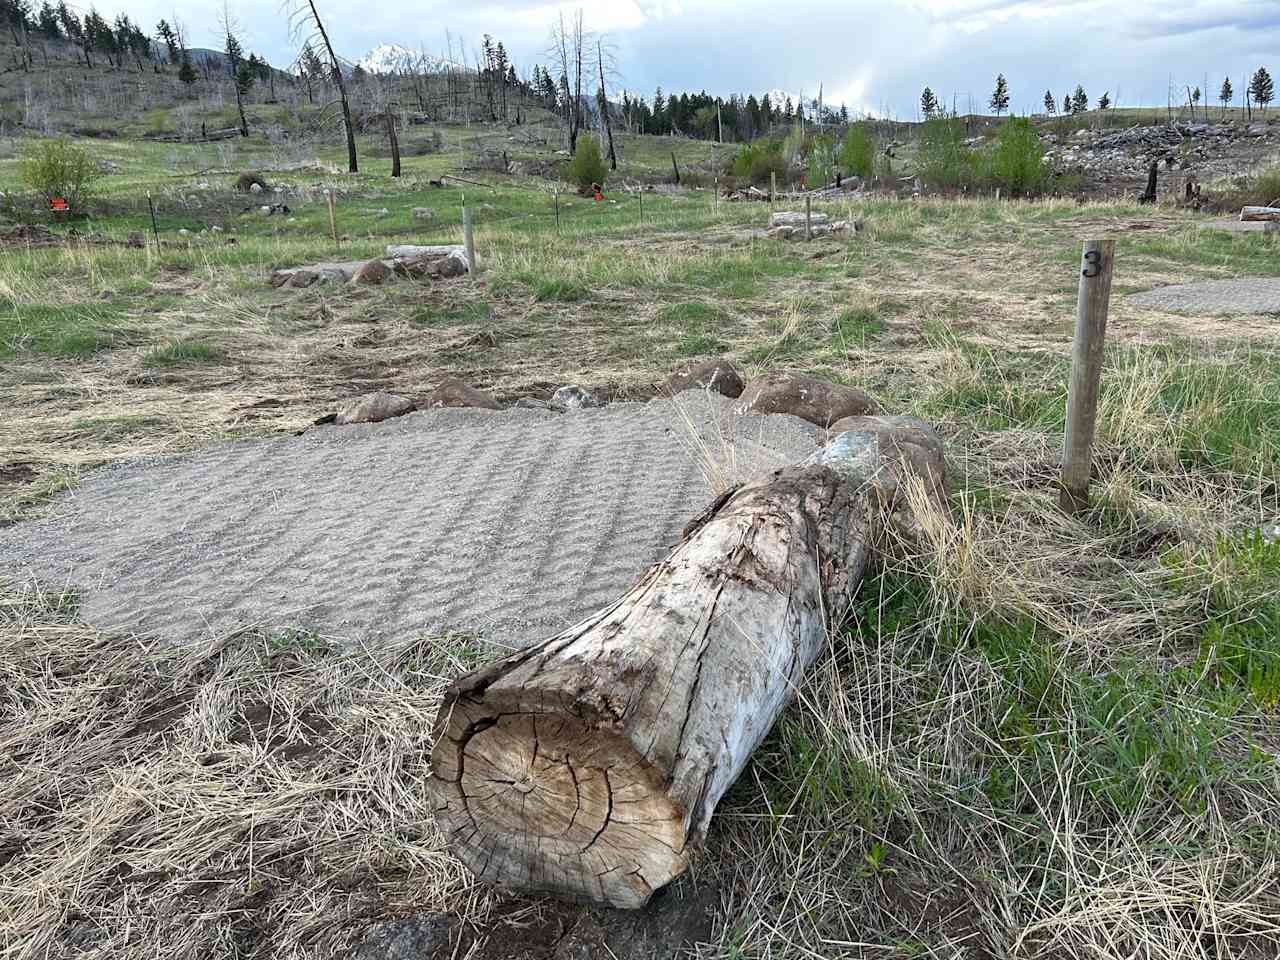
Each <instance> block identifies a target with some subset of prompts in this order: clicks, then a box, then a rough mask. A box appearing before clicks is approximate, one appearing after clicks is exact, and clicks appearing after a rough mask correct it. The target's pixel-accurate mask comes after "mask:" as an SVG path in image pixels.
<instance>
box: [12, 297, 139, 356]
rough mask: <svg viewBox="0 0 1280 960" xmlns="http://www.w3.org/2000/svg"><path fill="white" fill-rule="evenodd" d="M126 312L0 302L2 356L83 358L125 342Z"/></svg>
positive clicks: (91, 306)
mask: <svg viewBox="0 0 1280 960" xmlns="http://www.w3.org/2000/svg"><path fill="white" fill-rule="evenodd" d="M123 316H124V311H123V310H122V309H120V308H118V307H114V306H110V305H103V304H94V303H77V304H69V305H65V306H54V305H46V304H26V305H21V306H19V305H14V304H10V305H8V306H4V305H3V304H2V302H0V357H12V356H16V355H18V354H22V353H34V354H41V355H43V356H48V357H59V358H68V359H71V358H84V357H89V356H92V355H93V354H95V353H97V352H98V351H100V350H106V349H108V348H110V347H113V346H116V345H118V344H120V343H123V342H126V331H125V330H124V329H123V327H122V323H121V321H122V319H123Z"/></svg>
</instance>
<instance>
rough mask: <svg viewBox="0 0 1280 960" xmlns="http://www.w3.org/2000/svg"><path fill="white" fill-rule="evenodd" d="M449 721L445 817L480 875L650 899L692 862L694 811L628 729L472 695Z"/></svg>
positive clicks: (441, 765)
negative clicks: (678, 800)
mask: <svg viewBox="0 0 1280 960" xmlns="http://www.w3.org/2000/svg"><path fill="white" fill-rule="evenodd" d="M504 699H505V698H504ZM512 708H515V709H514V712H513V711H512ZM441 732H442V735H443V736H442V739H441V740H440V741H439V742H440V743H441V744H445V743H447V744H448V746H447V747H446V749H443V750H441V749H439V748H437V751H436V759H435V775H434V783H433V787H434V788H435V793H436V796H437V798H439V800H440V801H441V806H440V808H439V809H438V810H437V812H436V819H437V823H438V825H439V826H440V828H441V830H442V831H444V833H445V835H446V837H447V838H448V840H449V844H450V847H451V849H452V850H453V851H454V852H455V853H457V854H458V856H459V857H460V858H461V859H462V860H463V862H464V863H466V865H467V866H468V867H469V868H470V869H471V870H472V871H473V872H474V873H475V874H476V876H477V877H478V878H479V879H481V880H488V881H492V882H495V883H501V884H503V885H506V886H510V887H513V888H515V889H519V890H522V891H545V892H548V893H557V894H559V895H562V896H563V895H564V893H565V891H580V893H581V896H582V897H583V898H585V899H589V900H599V901H604V902H608V903H613V904H615V905H617V906H620V907H640V906H643V905H644V904H645V903H646V902H647V901H648V899H649V898H650V897H651V896H652V895H653V893H654V891H655V890H657V889H658V888H659V887H662V886H664V885H665V884H667V883H669V882H670V881H671V880H673V879H675V877H677V876H679V875H680V874H681V873H682V872H683V871H684V869H685V867H686V866H687V854H686V849H685V838H684V827H683V821H684V811H682V810H681V809H680V808H679V806H678V805H676V804H675V803H673V802H672V800H671V799H670V797H669V796H668V793H667V785H666V784H665V783H664V782H663V781H662V778H661V776H660V775H659V773H658V772H657V771H656V770H655V769H654V768H653V766H652V765H651V764H650V763H648V762H647V761H646V760H645V759H644V758H643V757H641V756H640V755H639V754H638V753H637V751H636V750H635V749H634V748H633V747H632V746H631V744H630V743H628V742H627V740H626V739H625V738H623V737H620V736H617V735H616V734H611V733H610V732H608V730H606V729H602V728H601V727H600V726H599V725H598V724H596V723H593V722H591V721H590V720H583V719H575V718H572V717H566V716H564V715H563V713H562V712H556V713H554V714H553V713H536V712H527V711H523V710H521V709H520V705H518V704H511V703H507V704H503V703H499V702H494V703H491V702H488V701H487V700H482V701H474V700H469V699H468V698H465V697H464V698H461V699H459V700H458V701H456V702H455V705H454V709H453V712H452V714H451V715H450V716H449V718H448V720H447V721H446V722H445V724H444V725H443V730H442V731H441Z"/></svg>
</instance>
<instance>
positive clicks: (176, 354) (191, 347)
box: [142, 340, 226, 367]
mask: <svg viewBox="0 0 1280 960" xmlns="http://www.w3.org/2000/svg"><path fill="white" fill-rule="evenodd" d="M224 359H226V352H225V351H224V350H223V349H222V348H221V347H218V346H215V345H213V344H211V343H206V342H204V341H201V340H171V341H169V342H168V343H164V344H161V345H160V346H157V347H152V348H151V349H150V350H148V351H147V352H146V354H145V355H144V356H143V358H142V362H143V365H144V366H148V367H172V366H178V365H180V364H188V363H218V362H220V361H222V360H224Z"/></svg>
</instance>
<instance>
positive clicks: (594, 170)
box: [566, 134, 609, 190]
mask: <svg viewBox="0 0 1280 960" xmlns="http://www.w3.org/2000/svg"><path fill="white" fill-rule="evenodd" d="M608 173H609V170H608V168H607V167H606V166H605V163H604V160H603V159H601V157H600V144H599V143H597V142H596V139H595V137H592V136H588V135H586V134H583V135H582V136H580V137H578V145H577V148H576V149H575V150H574V152H573V159H572V160H570V161H569V168H568V170H567V171H566V176H567V178H568V179H569V180H570V181H571V182H573V183H576V184H577V185H578V188H579V189H581V190H587V189H590V187H591V185H592V184H593V183H600V184H603V183H604V180H605V177H606V176H608Z"/></svg>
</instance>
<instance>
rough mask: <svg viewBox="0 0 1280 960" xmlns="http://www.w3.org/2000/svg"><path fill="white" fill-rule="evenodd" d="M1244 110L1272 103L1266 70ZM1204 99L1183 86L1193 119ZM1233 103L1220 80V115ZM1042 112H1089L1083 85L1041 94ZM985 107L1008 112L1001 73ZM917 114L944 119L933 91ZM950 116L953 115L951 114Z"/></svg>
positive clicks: (1103, 102)
mask: <svg viewBox="0 0 1280 960" xmlns="http://www.w3.org/2000/svg"><path fill="white" fill-rule="evenodd" d="M1245 93H1246V94H1247V95H1246V97H1245V107H1246V109H1248V110H1250V111H1252V108H1253V106H1254V105H1255V104H1256V105H1257V106H1258V107H1260V108H1261V109H1262V110H1263V111H1265V110H1266V108H1267V106H1268V105H1269V104H1270V103H1271V102H1272V101H1273V100H1274V99H1275V84H1274V83H1273V81H1272V79H1271V75H1270V74H1269V73H1268V72H1267V68H1266V67H1258V69H1257V70H1256V71H1254V73H1253V74H1252V76H1250V77H1249V78H1248V82H1247V84H1246V85H1245ZM1203 98H1204V93H1203V91H1201V89H1200V87H1199V86H1198V85H1197V86H1194V87H1193V86H1190V85H1188V86H1187V103H1188V105H1189V106H1190V107H1191V111H1192V115H1193V116H1194V114H1195V110H1196V108H1197V107H1198V106H1199V105H1200V102H1201V100H1202V99H1203ZM1234 99H1235V90H1234V88H1233V87H1232V85H1231V78H1230V77H1224V78H1223V80H1222V86H1221V87H1220V88H1219V90H1218V102H1219V103H1220V104H1221V105H1222V109H1223V115H1224V116H1225V114H1226V108H1227V107H1228V106H1229V105H1230V104H1231V102H1232V101H1233V100H1234ZM1043 103H1044V112H1045V113H1047V114H1051V115H1052V114H1058V113H1061V114H1063V115H1064V116H1074V115H1076V114H1080V113H1084V112H1086V111H1087V110H1088V109H1089V95H1088V94H1087V93H1086V92H1085V89H1084V85H1083V84H1076V88H1075V90H1074V91H1071V92H1067V93H1064V94H1063V95H1062V99H1061V100H1059V99H1057V98H1056V97H1054V95H1053V91H1052V90H1046V91H1045V92H1044V101H1043ZM987 105H988V106H989V107H990V108H991V109H992V110H994V111H995V114H996V116H997V117H998V116H1000V115H1001V114H1002V113H1004V112H1005V111H1006V110H1008V109H1009V81H1008V80H1006V79H1005V75H1004V74H1003V73H999V74H996V83H995V89H994V90H993V91H992V93H991V98H990V99H989V100H988V101H987ZM1096 106H1097V109H1099V110H1108V109H1110V108H1111V106H1112V100H1111V91H1110V90H1108V91H1106V92H1104V93H1103V94H1102V96H1100V97H1099V98H1098V100H1097V103H1096ZM920 112H921V113H922V114H923V115H924V118H925V119H926V120H931V119H933V118H934V117H938V116H944V115H946V113H947V111H946V108H945V107H944V106H943V104H942V102H941V101H940V100H939V99H938V97H937V95H936V94H935V93H934V92H933V90H932V89H931V88H930V87H928V86H926V87H925V88H924V90H923V91H922V92H921V94H920ZM953 112H954V111H953Z"/></svg>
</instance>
